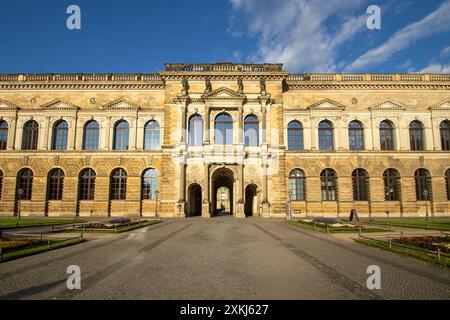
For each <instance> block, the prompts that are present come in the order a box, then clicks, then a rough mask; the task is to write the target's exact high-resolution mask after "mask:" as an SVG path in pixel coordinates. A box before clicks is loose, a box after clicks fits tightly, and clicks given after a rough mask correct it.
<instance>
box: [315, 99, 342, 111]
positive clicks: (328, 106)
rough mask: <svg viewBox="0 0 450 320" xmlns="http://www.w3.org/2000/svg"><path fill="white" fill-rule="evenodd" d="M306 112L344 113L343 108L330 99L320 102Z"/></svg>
mask: <svg viewBox="0 0 450 320" xmlns="http://www.w3.org/2000/svg"><path fill="white" fill-rule="evenodd" d="M306 110H310V111H344V110H345V106H344V105H342V104H340V103H339V102H336V101H334V100H331V99H323V100H320V101H318V102H316V103H314V104H312V105H310V106H309V107H307V108H306Z"/></svg>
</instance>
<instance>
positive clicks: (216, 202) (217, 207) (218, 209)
mask: <svg viewBox="0 0 450 320" xmlns="http://www.w3.org/2000/svg"><path fill="white" fill-rule="evenodd" d="M211 193H212V202H211V203H212V214H213V215H214V216H221V215H232V214H233V212H234V200H233V199H234V177H233V172H232V171H231V170H230V169H227V168H220V169H218V170H216V171H215V172H214V173H213V176H212V187H211Z"/></svg>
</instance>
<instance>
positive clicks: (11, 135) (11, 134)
mask: <svg viewBox="0 0 450 320" xmlns="http://www.w3.org/2000/svg"><path fill="white" fill-rule="evenodd" d="M16 122H17V118H16V117H14V118H10V121H9V129H8V142H7V145H6V149H7V150H14V146H15V137H16Z"/></svg>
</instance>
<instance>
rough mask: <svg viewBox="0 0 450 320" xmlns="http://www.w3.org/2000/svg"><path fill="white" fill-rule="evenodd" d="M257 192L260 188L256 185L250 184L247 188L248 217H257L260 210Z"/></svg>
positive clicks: (246, 213)
mask: <svg viewBox="0 0 450 320" xmlns="http://www.w3.org/2000/svg"><path fill="white" fill-rule="evenodd" d="M257 190H258V187H257V186H256V185H254V184H249V185H248V186H247V187H246V188H245V206H244V213H245V216H246V217H251V216H256V215H257V208H258V199H257Z"/></svg>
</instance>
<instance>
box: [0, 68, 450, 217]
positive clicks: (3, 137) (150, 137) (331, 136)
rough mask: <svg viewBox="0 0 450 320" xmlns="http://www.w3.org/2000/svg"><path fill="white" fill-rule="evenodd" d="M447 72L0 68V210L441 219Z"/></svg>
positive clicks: (446, 181)
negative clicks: (38, 70) (128, 71)
mask: <svg viewBox="0 0 450 320" xmlns="http://www.w3.org/2000/svg"><path fill="white" fill-rule="evenodd" d="M449 188H450V75H430V74H290V73H288V72H286V71H283V69H282V65H280V64H232V63H216V64H166V66H165V70H164V71H162V72H159V73H158V74H3V75H0V215H2V216H17V215H19V214H20V215H21V216H58V217H59V216H80V217H84V216H142V217H153V216H155V215H158V216H160V217H190V216H196V215H199V216H202V217H211V216H215V215H220V214H232V215H234V216H236V217H246V216H260V217H283V216H285V214H286V210H287V208H289V209H290V210H291V212H292V213H293V215H294V216H298V217H305V216H319V215H321V216H345V217H347V216H348V214H349V213H350V211H351V210H352V209H356V210H357V211H358V214H359V216H366V217H371V216H384V215H385V214H386V212H389V213H390V215H391V216H405V217H406V216H424V215H426V214H427V213H428V214H429V215H434V216H445V215H448V214H449V210H450V190H449Z"/></svg>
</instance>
